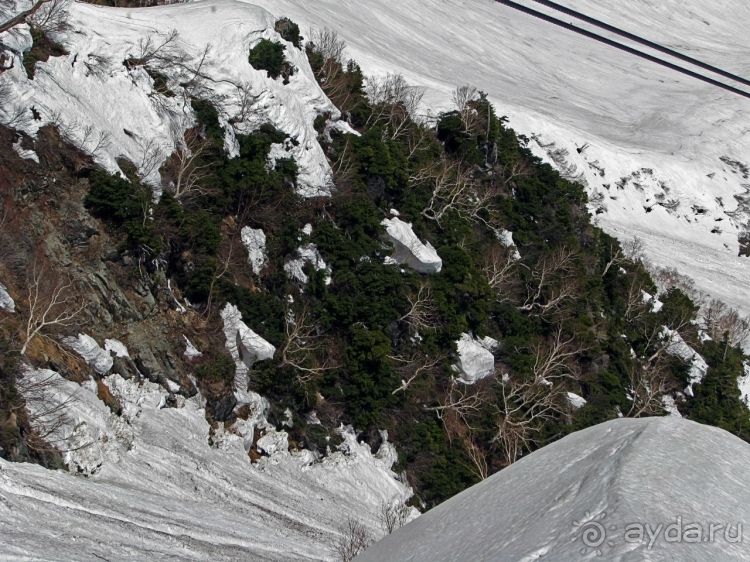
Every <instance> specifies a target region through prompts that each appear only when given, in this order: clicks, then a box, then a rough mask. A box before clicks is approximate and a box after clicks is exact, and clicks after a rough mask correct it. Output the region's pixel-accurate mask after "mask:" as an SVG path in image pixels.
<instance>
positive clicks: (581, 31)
mask: <svg viewBox="0 0 750 562" xmlns="http://www.w3.org/2000/svg"><path fill="white" fill-rule="evenodd" d="M495 2H498V3H499V4H504V5H506V6H508V7H510V8H514V9H516V10H518V11H520V12H524V13H526V14H529V15H531V16H534V17H536V18H539V19H541V20H544V21H546V22H549V23H553V24H555V25H558V26H560V27H562V28H564V29H567V30H569V31H572V32H574V33H578V34H579V35H583V36H584V37H588V38H589V39H593V40H595V41H599V42H600V43H604V44H605V45H609V46H610V47H614V48H615V49H620V50H621V51H625V52H626V53H630V54H631V55H635V56H637V57H641V58H643V59H646V60H648V61H650V62H653V63H656V64H659V65H661V66H664V67H666V68H669V69H671V70H675V71H677V72H680V73H682V74H685V75H686V76H690V77H692V78H695V79H697V80H701V81H703V82H706V83H707V84H711V85H712V86H717V87H719V88H723V89H724V90H727V91H729V92H732V93H734V94H738V95H740V96H743V97H745V98H749V99H750V93H748V92H745V91H743V90H740V89H738V88H735V87H734V86H730V85H729V84H724V83H723V82H719V81H718V80H714V79H713V78H709V77H708V76H703V75H702V74H698V73H697V72H693V71H692V70H688V69H687V68H683V67H681V66H677V65H676V64H672V63H671V62H667V61H665V60H662V59H660V58H657V57H655V56H653V55H649V54H648V53H644V52H643V51H639V50H637V49H633V48H632V47H628V46H627V45H623V44H622V43H618V42H617V41H613V40H612V39H608V38H607V37H602V36H601V35H597V34H596V33H593V32H591V31H588V30H586V29H583V28H580V27H576V26H575V25H573V24H572V23H568V22H565V21H562V20H559V19H557V18H553V17H552V16H549V15H547V14H545V13H542V12H539V11H537V10H534V9H532V8H527V7H526V6H522V5H521V4H517V3H516V2H512V1H511V0H495ZM605 25H606V24H605ZM623 33H624V32H623ZM644 41H645V39H644Z"/></svg>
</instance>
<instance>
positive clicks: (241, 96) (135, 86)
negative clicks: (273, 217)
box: [0, 0, 339, 196]
mask: <svg viewBox="0 0 750 562" xmlns="http://www.w3.org/2000/svg"><path fill="white" fill-rule="evenodd" d="M27 5H30V4H29V3H28V2H18V6H17V8H18V9H17V10H14V11H20V9H22V8H24V7H27ZM275 21H276V20H275V18H274V17H273V16H272V15H271V14H270V13H269V12H267V11H265V10H264V9H262V8H259V7H257V6H251V5H249V4H243V3H240V2H235V1H232V0H210V1H206V2H201V3H200V4H191V5H185V4H181V5H174V6H163V7H154V8H146V9H114V8H103V7H100V6H94V5H90V4H83V3H77V2H75V3H71V4H70V30H69V31H68V32H67V33H65V34H63V35H61V36H60V37H59V40H60V42H61V43H63V44H64V45H65V48H66V49H67V50H68V51H69V53H70V54H69V55H66V56H62V57H51V58H50V59H49V60H48V61H47V62H46V63H39V64H38V65H37V67H36V73H35V77H34V79H33V80H30V79H28V78H27V77H26V72H25V71H24V69H23V66H22V64H21V63H20V60H18V61H15V65H14V68H12V69H11V70H8V71H6V72H4V73H3V74H2V78H1V79H2V80H3V81H6V82H7V83H9V84H10V85H11V87H12V89H13V96H12V99H11V100H10V101H9V102H8V104H7V105H8V107H4V108H0V110H4V111H5V112H6V113H7V112H8V111H10V110H11V109H12V108H13V107H22V108H24V109H26V111H27V114H28V115H29V116H30V112H29V111H28V108H30V107H34V108H35V110H36V111H37V112H38V115H39V119H38V120H36V119H30V118H29V119H27V120H26V121H25V122H22V123H20V125H19V124H16V126H17V127H19V126H20V128H21V129H22V130H24V131H25V132H27V133H29V134H31V135H33V134H34V133H35V131H36V130H37V129H38V128H39V127H42V126H44V125H47V124H49V123H55V124H57V125H58V126H59V127H60V130H61V131H62V132H63V134H64V135H65V136H66V137H68V138H69V139H70V140H71V141H72V142H74V143H75V144H76V145H77V146H79V147H81V148H83V149H84V150H86V151H87V152H89V153H91V154H92V155H93V156H94V159H95V160H96V161H97V163H99V164H101V165H102V166H104V167H105V168H106V169H107V170H109V171H110V172H116V171H118V170H119V167H118V165H117V162H116V159H117V158H123V157H124V158H127V159H128V160H130V161H131V162H133V163H134V164H135V165H136V166H137V167H138V168H139V173H140V174H142V175H143V176H144V177H145V178H146V179H147V180H148V181H150V182H151V183H152V184H154V185H155V186H157V187H158V186H159V181H160V180H159V174H158V169H159V166H160V165H161V164H162V163H163V162H164V159H165V158H166V157H167V156H168V155H169V154H171V153H172V152H173V151H174V149H175V141H176V140H179V139H181V135H182V132H183V131H184V130H185V129H186V128H188V127H191V126H193V125H194V124H195V122H194V116H193V112H192V109H191V108H190V102H189V100H188V99H186V98H185V97H184V96H183V94H186V95H193V96H197V97H199V98H202V99H205V98H210V99H211V100H212V102H213V103H214V104H215V105H216V106H217V107H218V109H219V115H220V119H221V120H222V121H223V123H224V125H225V128H226V129H229V132H228V133H227V139H226V140H227V141H229V145H230V147H231V146H233V143H234V138H233V135H234V131H235V130H236V131H237V132H240V133H247V132H250V131H251V130H253V129H255V128H257V127H258V126H260V125H261V124H263V123H271V124H272V125H274V126H275V127H276V128H277V129H279V130H281V131H283V132H285V133H286V134H287V135H289V138H290V139H291V140H292V141H293V142H290V143H287V145H288V146H287V148H288V153H290V154H291V155H292V156H294V158H295V160H296V162H297V164H298V165H299V168H300V174H299V178H298V190H299V192H300V193H301V194H302V195H304V196H314V195H326V194H328V193H329V192H328V189H329V187H330V184H331V169H330V166H329V165H328V162H327V160H326V157H325V155H324V154H323V151H322V149H321V147H320V145H319V144H318V142H317V132H316V131H315V129H314V128H313V121H314V119H315V117H316V116H317V115H319V114H323V113H326V112H330V113H331V114H332V115H333V117H334V118H336V117H337V116H338V115H339V112H338V110H336V108H335V107H334V106H333V104H331V102H330V101H329V100H328V98H327V97H326V96H325V94H324V93H323V91H322V90H321V89H320V87H319V86H318V84H317V81H316V80H315V78H314V76H313V75H312V70H311V69H310V65H309V63H308V62H307V56H306V55H305V54H304V52H303V51H301V50H300V49H296V48H294V46H293V45H292V44H291V43H287V42H286V41H283V39H281V37H280V36H279V35H278V34H277V33H276V32H275V31H274V29H273V28H274V22H275ZM173 32H176V33H177V35H176V36H175V37H173V38H172V39H171V40H170V37H171V34H172V33H173ZM262 38H271V39H274V40H276V41H282V42H283V43H284V44H285V45H286V51H285V56H286V59H287V60H288V61H290V62H291V63H292V64H293V65H294V67H295V72H294V75H293V76H292V77H291V78H290V81H289V84H287V85H284V84H283V81H282V79H281V78H278V79H276V80H273V79H271V78H269V77H268V76H267V73H266V71H265V70H255V69H253V67H252V66H250V64H249V63H248V52H249V49H250V47H252V46H253V45H255V44H256V43H257V42H258V41H259V40H260V39H262ZM0 41H3V42H6V43H8V44H10V45H15V47H16V48H18V49H19V50H22V49H27V48H29V47H30V46H31V39H30V35H29V32H28V27H27V26H25V25H23V26H20V27H18V28H17V31H16V32H13V33H11V32H7V33H4V34H0ZM149 45H150V47H148V48H147V46H149ZM163 45H166V46H163ZM159 46H163V47H162V48H161V50H159V51H158V52H157V54H156V55H154V56H155V57H156V58H154V59H153V60H154V61H155V62H154V63H153V64H154V66H155V67H156V68H157V70H158V71H159V72H161V73H162V74H164V75H166V76H167V77H168V78H169V80H168V87H169V89H170V90H172V91H173V92H174V94H175V95H172V96H170V95H162V94H160V93H158V92H156V91H155V90H154V80H153V79H152V78H151V76H149V75H148V74H147V72H146V71H145V69H144V67H143V66H134V67H132V68H127V67H126V65H125V64H124V61H126V60H128V59H131V58H142V57H143V55H144V52H145V53H152V52H153V51H155V50H156V48H157V47H159ZM159 57H162V58H163V59H164V60H160V59H159ZM181 84H183V85H186V86H185V87H183V86H182V85H181ZM2 114H3V111H0V117H2ZM230 120H231V121H232V123H234V126H233V127H232V126H228V125H227V122H228V121H230ZM295 143H296V144H295ZM235 150H236V147H235ZM286 154H287V151H286V149H285V148H284V147H282V146H280V145H279V146H276V147H275V150H274V155H275V157H276V158H279V157H281V156H286Z"/></svg>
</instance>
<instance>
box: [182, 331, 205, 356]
mask: <svg viewBox="0 0 750 562" xmlns="http://www.w3.org/2000/svg"><path fill="white" fill-rule="evenodd" d="M182 338H183V339H184V340H185V353H183V355H184V356H185V357H187V358H188V359H195V358H196V357H203V354H202V353H201V352H200V351H198V348H197V347H195V346H194V345H193V342H191V341H190V340H189V339H187V336H186V335H184V334H183V335H182Z"/></svg>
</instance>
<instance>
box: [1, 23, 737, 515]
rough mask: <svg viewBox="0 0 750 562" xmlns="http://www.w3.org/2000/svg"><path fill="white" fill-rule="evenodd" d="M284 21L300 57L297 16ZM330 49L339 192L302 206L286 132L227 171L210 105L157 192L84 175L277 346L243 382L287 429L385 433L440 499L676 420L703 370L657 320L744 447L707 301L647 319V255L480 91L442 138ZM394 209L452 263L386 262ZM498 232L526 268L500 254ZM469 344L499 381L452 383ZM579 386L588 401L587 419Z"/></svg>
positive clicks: (732, 361) (441, 129)
mask: <svg viewBox="0 0 750 562" xmlns="http://www.w3.org/2000/svg"><path fill="white" fill-rule="evenodd" d="M280 22H283V20H280ZM279 29H280V33H282V36H283V37H284V38H285V39H287V40H289V41H291V42H292V43H293V44H294V45H295V46H299V43H300V41H301V38H300V37H299V29H298V28H297V27H296V26H294V25H293V24H292V23H291V22H288V21H287V22H283V25H282V24H280V23H278V22H277V30H279ZM316 39H317V40H318V43H315V40H316ZM323 39H325V37H318V38H314V39H313V43H311V44H309V45H308V47H307V53H308V56H309V59H310V62H311V65H312V67H313V70H314V71H315V73H316V75H317V76H318V78H319V80H320V82H321V86H322V87H323V88H324V90H325V91H326V93H327V94H328V95H329V97H330V98H331V99H332V100H333V101H334V102H335V103H336V104H337V105H338V107H340V109H341V110H342V112H343V113H344V115H345V117H346V118H347V119H348V120H349V122H350V124H351V125H352V126H353V127H354V128H356V129H357V130H358V131H359V132H360V133H361V136H353V135H344V134H341V133H338V132H336V131H324V128H325V121H326V117H327V116H321V117H320V118H319V120H318V121H317V122H316V127H318V128H319V130H320V133H321V134H320V142H321V143H322V145H323V147H324V149H325V150H326V152H327V154H328V156H329V159H330V161H331V162H332V163H333V168H334V172H335V191H334V193H333V197H332V198H330V199H329V198H321V199H308V200H303V199H301V198H300V197H299V196H298V195H296V194H295V183H296V174H297V168H296V165H295V163H294V162H293V161H291V160H278V161H277V162H276V165H275V167H273V168H272V169H268V167H267V156H268V153H269V150H270V147H271V144H273V143H278V142H284V141H285V139H286V135H285V134H284V133H283V132H281V131H277V130H275V129H274V128H273V127H271V126H268V125H267V126H264V127H261V128H260V129H259V130H257V131H256V132H254V133H252V134H249V135H238V137H237V139H238V142H239V146H240V156H239V157H238V158H234V159H229V158H228V157H227V156H226V154H225V152H224V150H223V138H224V134H223V130H222V128H221V127H220V126H219V120H218V113H217V111H216V109H215V108H214V107H213V106H212V105H211V104H210V103H208V102H205V101H198V100H195V101H194V102H193V108H194V110H195V112H196V115H197V119H198V122H199V126H198V127H196V129H194V130H192V131H189V132H188V134H186V143H187V144H189V145H190V147H191V149H190V154H192V155H194V156H195V157H194V158H193V159H192V160H190V163H189V165H185V163H184V158H183V159H182V160H181V158H180V154H179V153H176V154H175V155H173V157H172V158H170V159H169V160H168V161H167V163H166V164H165V166H164V167H163V168H162V176H163V179H164V186H165V189H164V192H163V194H162V196H161V197H160V199H159V201H158V202H156V203H154V202H153V197H152V196H153V193H152V191H151V189H150V188H148V187H147V186H145V185H143V184H141V183H140V182H139V181H138V179H137V177H135V175H134V174H130V177H129V179H127V180H126V179H122V178H117V177H113V176H109V175H107V174H106V173H103V172H101V171H95V172H92V173H91V174H90V176H89V178H88V181H89V185H90V192H89V195H88V197H87V199H86V203H87V206H88V208H89V209H90V211H91V213H92V214H94V215H95V216H97V217H99V218H101V219H102V220H103V221H104V222H105V224H106V226H107V228H108V229H109V230H110V233H111V234H112V235H113V236H119V239H120V244H121V246H120V249H119V251H120V253H121V254H122V255H128V256H132V258H133V259H132V262H133V264H134V265H132V266H131V267H132V268H133V271H135V270H136V268H141V269H142V270H144V271H146V274H147V275H150V276H151V277H152V278H153V279H157V278H162V279H170V280H171V282H172V286H173V287H174V288H175V290H176V291H178V292H179V293H180V294H181V295H184V296H185V297H187V298H188V299H189V300H190V302H192V303H195V305H196V306H197V307H198V310H199V311H200V313H201V314H202V315H203V317H204V318H206V319H207V321H208V322H209V323H212V324H210V325H211V326H213V327H214V329H215V330H216V331H217V332H218V331H219V328H217V326H219V325H220V319H219V310H220V309H221V308H222V307H223V306H224V304H225V303H227V302H230V303H232V304H234V305H236V306H237V307H238V308H239V309H240V311H241V312H242V315H243V321H244V322H245V323H247V325H248V326H249V327H250V328H251V329H252V330H254V331H255V332H257V333H258V334H259V335H261V336H262V337H263V338H265V339H266V340H268V341H269V342H271V343H272V344H273V345H275V346H276V347H277V353H276V355H275V357H274V358H273V359H270V360H267V361H263V362H260V363H257V364H255V365H254V366H253V368H252V370H251V372H250V385H251V388H252V390H255V391H257V392H259V393H261V394H263V395H264V396H266V397H268V398H269V400H270V401H271V411H270V412H269V419H270V420H271V421H272V422H275V423H277V425H278V426H279V428H281V427H282V426H281V423H282V421H284V419H285V417H284V412H285V411H286V410H287V409H288V410H290V411H291V412H292V416H293V427H292V428H288V427H285V429H286V430H287V431H288V432H289V434H290V442H291V444H292V446H295V445H298V446H304V447H307V448H309V449H311V450H313V451H317V452H319V453H320V454H325V452H326V448H327V447H331V448H332V447H334V446H335V445H336V443H337V440H336V434H335V432H334V430H335V429H336V428H337V427H339V425H340V424H341V423H345V424H353V425H354V426H355V427H356V428H357V430H359V431H361V432H362V433H361V439H362V440H364V441H366V442H368V443H369V444H370V445H371V446H372V447H373V449H375V448H376V447H377V445H378V444H379V442H380V434H379V432H378V430H382V429H386V430H388V434H389V439H390V440H392V441H393V442H395V443H396V446H397V449H398V451H399V455H400V456H399V461H398V465H397V467H396V469H397V470H401V471H404V472H406V475H407V477H408V479H409V482H410V483H411V485H412V486H413V487H414V489H415V491H416V493H417V497H418V500H419V502H421V505H422V506H424V507H431V506H433V505H436V504H437V503H439V502H441V501H444V500H445V499H447V498H449V497H451V496H452V495H454V494H456V493H458V492H460V491H461V490H463V489H464V488H466V487H467V486H470V485H471V484H473V483H475V482H477V481H479V480H480V479H482V478H485V477H487V476H488V475H489V474H492V473H494V472H496V471H497V470H500V469H502V468H503V467H505V466H507V465H508V464H510V463H512V462H514V461H516V460H517V459H518V458H519V457H520V456H521V455H524V454H527V453H528V452H530V451H532V450H534V449H536V448H538V447H541V446H543V445H545V444H547V443H549V442H551V441H553V440H556V439H559V438H561V437H563V436H564V435H566V434H567V433H569V432H571V431H574V430H577V429H582V428H584V427H588V426H590V425H593V424H596V423H600V422H602V421H606V420H608V419H613V418H615V417H617V416H618V415H624V416H648V415H662V414H663V413H664V409H663V404H662V401H661V397H662V396H663V395H668V394H673V393H675V392H678V391H682V390H683V389H684V388H685V387H686V386H687V383H688V371H689V369H688V365H687V364H686V363H685V362H684V361H682V360H680V359H679V358H677V357H675V356H674V355H672V354H670V353H669V347H670V345H669V341H670V340H669V339H668V338H665V337H664V336H663V328H662V327H663V326H667V327H669V328H670V329H672V330H674V331H675V332H676V333H679V334H680V335H681V337H682V338H684V339H685V340H686V341H687V342H688V343H689V344H690V345H691V346H693V348H694V349H696V350H697V351H698V352H699V353H701V354H702V355H703V356H704V357H705V358H706V361H707V362H708V364H709V371H708V374H707V376H706V378H705V380H704V382H703V384H698V385H694V386H693V394H694V396H692V397H690V396H685V397H683V399H682V400H678V403H677V406H678V407H679V408H680V410H681V412H682V413H683V415H685V416H687V417H689V418H691V419H694V420H696V421H701V422H704V423H710V424H713V425H717V426H719V427H723V428H725V429H727V430H728V431H731V432H732V433H734V434H736V435H739V436H740V437H742V438H745V439H748V438H749V436H750V433H749V432H748V428H747V424H748V411H747V408H746V407H745V406H744V404H743V403H742V402H741V400H740V397H739V391H738V390H737V383H736V380H737V377H738V375H739V374H740V373H741V372H742V362H743V361H744V360H745V357H744V355H743V353H742V351H741V350H740V348H739V347H738V345H737V341H732V340H731V338H730V336H729V335H728V334H727V335H726V336H725V338H724V340H723V341H722V339H721V338H718V339H717V338H714V340H713V341H706V342H702V341H701V338H699V336H698V331H697V330H698V328H697V326H696V325H695V324H694V323H693V321H694V320H695V319H696V316H697V307H696V306H695V305H694V303H693V302H692V301H691V300H690V298H689V297H688V295H687V294H686V293H685V292H684V291H683V290H681V288H679V287H678V286H671V287H666V288H665V289H666V290H665V292H664V293H663V295H662V296H661V297H660V299H661V301H662V302H663V307H662V308H661V310H660V311H658V312H653V311H652V310H651V306H652V305H651V304H649V303H645V302H644V299H643V291H645V292H648V293H650V294H655V293H656V286H655V284H654V280H653V279H652V278H651V275H650V274H649V271H648V269H647V268H646V266H645V265H644V263H643V260H642V259H641V256H640V255H639V253H638V251H637V247H636V246H635V245H634V246H633V247H632V248H622V247H621V246H620V244H619V243H618V242H617V240H615V239H614V238H612V237H610V236H608V235H607V234H605V233H604V232H602V231H601V230H600V229H599V228H597V227H595V226H593V225H592V222H591V217H590V215H589V213H588V211H587V209H586V203H587V198H586V194H585V192H584V190H583V187H582V186H581V185H580V184H577V183H572V182H570V181H567V180H565V179H563V178H562V177H561V176H560V175H559V174H558V173H557V172H556V171H555V170H554V169H553V168H551V167H550V166H549V165H547V164H543V163H542V162H541V161H540V160H539V159H538V158H536V157H535V156H533V154H532V153H531V151H530V150H529V149H528V148H526V142H527V139H525V138H524V137H523V136H520V135H517V134H516V133H515V132H514V131H513V130H512V129H511V128H509V127H508V126H507V123H506V120H505V118H503V117H501V116H498V115H496V113H495V111H494V109H493V107H492V105H491V104H490V103H489V101H488V100H487V98H486V96H484V95H483V94H481V92H477V93H476V94H475V93H474V92H473V91H469V90H464V91H463V94H461V92H459V95H457V100H458V102H457V109H456V110H455V111H451V112H448V113H445V114H443V115H441V116H440V118H439V122H438V124H437V128H436V129H430V128H428V127H427V126H426V125H425V124H423V123H420V122H417V121H414V120H413V119H412V118H411V116H410V113H409V111H408V109H409V107H410V103H411V102H410V100H411V99H413V97H410V96H411V94H413V90H410V89H408V88H406V89H404V88H403V84H401V83H400V82H399V81H398V80H391V81H386V82H385V83H384V84H383V90H382V92H385V93H384V94H383V95H381V96H379V97H376V98H373V97H372V96H371V97H370V98H368V97H367V96H366V95H365V89H364V77H363V74H362V72H361V70H360V69H359V67H358V66H357V65H356V63H354V62H352V61H344V60H343V59H341V57H340V54H341V53H340V50H339V51H338V54H336V53H337V50H336V49H335V45H333V47H334V48H333V49H331V48H330V47H331V44H330V42H329V43H325V41H323ZM329 39H330V38H329ZM284 49H285V47H284V46H283V45H281V44H279V43H275V42H273V41H268V40H261V42H260V43H258V45H256V46H255V47H254V48H253V49H252V50H251V53H250V58H249V62H250V64H252V65H253V66H254V67H255V68H257V69H264V70H266V71H267V72H268V74H269V76H271V77H272V78H276V77H278V76H280V75H282V74H283V73H284V65H285V64H287V63H286V62H285V60H284ZM382 92H381V93H382ZM461 100H463V101H461ZM456 195H458V196H456ZM457 202H458V203H457ZM392 208H395V209H398V211H399V212H400V216H401V218H402V219H403V220H404V221H408V222H411V223H412V225H413V229H414V231H415V233H416V234H417V235H418V236H419V238H420V239H421V240H426V241H429V242H430V243H431V244H432V245H433V246H434V247H435V248H436V249H437V252H438V254H439V255H440V257H441V258H442V260H443V267H442V270H441V271H440V272H439V273H437V274H434V275H420V274H418V273H416V272H414V271H411V270H409V269H407V268H405V267H402V266H398V265H386V264H385V263H384V258H385V257H386V256H388V255H390V254H391V252H392V249H391V248H390V247H389V246H388V245H387V244H386V243H384V242H383V239H382V236H383V233H384V227H383V226H382V225H381V221H382V220H383V219H384V218H387V217H389V216H390V214H389V210H390V209H392ZM307 223H309V224H311V225H312V227H313V231H312V234H311V235H310V236H309V237H308V236H307V235H306V234H303V233H302V232H301V229H302V228H303V227H304V225H305V224H307ZM245 226H250V227H252V228H260V229H263V231H264V233H265V235H266V237H267V239H268V248H267V250H268V263H267V265H266V267H265V268H264V269H263V270H262V271H261V272H260V275H254V274H253V272H252V269H251V268H250V265H249V264H248V263H247V254H246V252H245V250H244V248H243V247H242V245H241V242H240V231H241V229H242V228H243V227H245ZM503 230H508V231H511V232H512V233H513V238H514V241H515V244H516V246H517V248H518V251H519V252H520V256H521V257H520V259H516V258H515V257H514V249H513V248H507V247H505V246H504V244H503V243H502V242H501V237H502V231H503ZM309 242H311V243H314V244H315V245H316V246H317V248H318V250H319V251H320V253H321V255H322V257H323V259H324V260H325V262H326V263H327V264H329V265H330V266H331V281H330V283H329V284H328V283H326V279H325V276H326V272H325V271H316V270H314V268H312V267H311V266H309V265H308V266H306V269H305V273H306V274H307V275H308V276H309V278H310V280H309V282H308V284H307V285H306V286H305V287H304V288H303V287H302V286H301V285H300V284H299V283H298V282H296V281H294V280H293V279H291V278H290V277H289V276H288V275H287V273H286V272H285V270H284V263H285V262H286V261H287V260H288V259H289V258H291V257H294V256H295V254H296V248H298V247H299V246H300V245H302V244H306V243H309ZM134 274H135V273H134ZM303 289H304V290H303ZM289 295H291V296H292V297H293V301H292V302H290V299H289V298H288V296H289ZM290 319H291V320H290ZM463 333H471V334H473V336H476V337H478V338H483V337H485V336H491V337H493V338H495V339H497V340H498V341H499V346H498V347H497V348H496V349H495V351H494V354H495V358H496V372H495V373H494V374H493V375H491V376H488V377H487V378H485V379H483V380H482V381H479V382H477V383H476V384H474V385H464V384H463V383H459V382H456V378H455V377H456V373H455V372H454V371H453V369H452V365H453V364H455V363H456V361H457V348H456V343H455V342H456V341H457V340H458V339H459V337H460V336H461V334H463ZM719 335H721V334H719ZM204 355H205V356H204V357H203V358H202V359H201V360H200V361H198V362H197V363H196V368H195V374H196V376H197V378H198V382H199V385H200V386H201V390H202V391H203V392H204V394H205V395H206V396H207V398H208V400H209V407H208V409H207V410H208V412H209V414H208V415H209V417H210V418H211V421H213V422H223V421H224V422H227V423H229V422H231V421H232V420H233V419H234V416H236V415H242V412H241V411H240V412H233V411H232V408H233V406H234V404H233V403H232V402H231V400H232V398H231V382H232V379H233V374H234V371H233V364H232V362H231V360H230V359H229V358H228V356H227V355H226V352H225V351H224V350H223V347H222V346H221V345H217V346H215V348H213V349H206V350H204ZM9 365H10V363H9ZM2 368H3V369H6V367H5V366H4V364H3V366H2ZM10 368H11V367H7V369H10ZM5 372H6V371H5V370H3V371H0V376H2V377H5V376H6V375H5V374H4V373H5ZM6 378H7V377H6ZM5 388H6V390H3V391H2V392H6V393H9V392H12V391H13V390H12V388H13V387H12V385H6V387H5ZM568 392H573V393H576V394H579V395H580V396H583V397H584V398H585V399H586V401H587V403H586V405H585V406H583V407H581V408H579V409H576V408H574V407H572V406H571V404H570V403H569V401H568V398H567V393H568ZM4 396H5V394H2V393H0V400H2V399H4V398H3V397H4ZM678 398H679V396H678ZM313 411H314V412H315V413H316V415H317V417H318V418H319V420H320V422H321V424H320V425H318V424H313V423H311V420H312V419H313V418H312V417H311V414H312V412H313ZM0 421H2V420H1V419H0ZM0 438H2V435H0Z"/></svg>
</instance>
